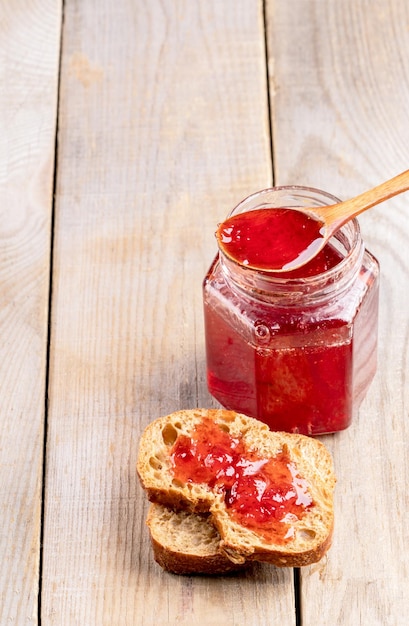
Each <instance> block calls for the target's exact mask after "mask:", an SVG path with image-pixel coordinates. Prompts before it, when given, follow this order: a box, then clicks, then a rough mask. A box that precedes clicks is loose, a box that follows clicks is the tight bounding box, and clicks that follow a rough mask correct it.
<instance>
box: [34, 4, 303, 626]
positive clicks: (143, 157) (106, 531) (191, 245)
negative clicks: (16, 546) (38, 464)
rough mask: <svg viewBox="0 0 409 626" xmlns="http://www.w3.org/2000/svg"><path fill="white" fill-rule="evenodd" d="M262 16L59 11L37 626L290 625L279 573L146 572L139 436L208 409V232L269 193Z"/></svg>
mask: <svg viewBox="0 0 409 626" xmlns="http://www.w3.org/2000/svg"><path fill="white" fill-rule="evenodd" d="M265 76H266V74H265V52H264V33H263V22H262V7H261V3H259V2H248V1H247V0H241V1H237V0H229V1H228V2H223V3H220V2H219V1H218V0H211V1H208V2H200V3H199V2H188V1H187V0H173V1H172V2H160V1H158V0H154V1H152V2H143V1H142V0H139V1H137V2H135V0H132V1H131V0H129V1H128V2H122V3H115V4H113V3H111V2H108V1H107V0H106V1H104V2H97V1H96V0H94V1H92V0H86V1H84V2H75V1H73V0H67V2H65V17H64V33H63V51H62V75H61V97H60V115H59V129H60V132H59V152H58V166H59V169H58V179H57V197H56V215H55V244H54V249H55V256H54V275H53V301H52V334H51V362H50V405H49V436H48V447H47V476H46V502H45V529H44V560H43V596H42V624H44V625H51V624H56V625H58V626H61V625H63V624H69V625H70V626H72V625H74V624H80V625H81V626H83V625H84V624H86V625H88V624H90V625H91V624H98V625H107V626H108V625H109V626H115V625H116V624H118V625H120V626H124V625H125V624H138V625H152V626H153V625H155V626H156V625H157V624H161V625H164V624H176V623H178V624H179V623H180V624H189V625H190V624H201V625H206V624H209V625H210V624H217V625H219V624H220V623H223V624H226V626H227V625H233V624H254V625H262V624H264V623H265V619H266V615H268V616H269V621H270V620H271V623H280V624H283V625H284V626H287V625H288V626H290V625H291V626H292V625H293V624H294V621H295V613H294V595H293V580H292V572H291V571H284V570H281V571H280V570H276V569H273V568H268V567H261V566H259V567H255V568H254V570H252V571H251V572H250V573H247V574H243V575H240V576H237V577H225V578H221V579H218V580H212V579H209V578H199V579H193V578H189V577H187V578H180V577H175V576H171V575H168V574H166V573H164V572H162V570H161V569H160V568H159V567H158V566H157V565H156V564H155V563H154V562H153V560H152V555H151V552H150V549H149V545H148V534H147V530H146V528H145V525H144V519H145V512H146V502H145V497H144V494H143V493H142V490H141V488H140V487H139V485H138V484H137V478H136V472H135V464H136V456H137V447H138V439H139V434H140V432H141V430H142V429H143V428H144V426H145V425H146V424H147V423H148V422H149V421H150V420H152V419H153V418H155V417H157V416H159V415H161V414H166V413H168V412H170V411H172V410H175V409H179V408H189V407H193V406H198V405H199V406H206V405H211V404H212V403H213V401H212V400H211V399H210V397H209V395H208V392H207V390H206V385H205V368H204V340H203V321H202V299H201V282H202V279H203V277H204V274H205V271H206V269H207V267H208V266H209V264H210V262H211V260H212V258H213V256H214V254H215V242H214V236H213V233H214V230H215V228H216V224H217V222H218V221H219V220H220V219H221V218H223V217H224V216H225V215H226V213H227V212H228V211H229V210H230V208H231V207H232V206H234V204H236V203H237V202H238V201H240V200H241V199H242V197H244V196H245V195H246V194H248V193H250V192H252V191H254V190H255V189H259V188H262V187H265V186H267V185H268V184H270V183H271V161H270V151H269V130H268V119H267V92H266V80H265Z"/></svg>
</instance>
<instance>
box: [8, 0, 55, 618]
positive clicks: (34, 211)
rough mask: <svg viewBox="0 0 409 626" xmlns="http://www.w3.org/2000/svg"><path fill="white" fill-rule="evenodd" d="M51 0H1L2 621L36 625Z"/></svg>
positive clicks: (51, 110) (50, 159) (50, 152)
mask: <svg viewBox="0 0 409 626" xmlns="http://www.w3.org/2000/svg"><path fill="white" fill-rule="evenodd" d="M60 4H61V3H60V2H56V1H53V2H51V1H47V0H37V1H36V2H31V1H30V0H19V1H16V2H13V3H2V4H1V6H0V40H1V47H0V83H1V90H0V128H1V131H2V132H1V135H0V207H1V208H0V211H1V230H0V284H1V308H0V334H1V342H0V396H1V406H0V422H1V428H0V511H1V532H0V554H1V555H2V558H1V566H0V623H1V624H11V623H13V624H27V623H30V624H37V609H38V586H39V558H40V525H41V491H42V468H43V439H44V407H45V376H46V352H47V322H48V283H49V272H50V268H49V263H50V241H51V239H50V226H51V216H52V187H53V170H54V144H55V122H56V114H57V85H58V61H59V43H60V28H61V7H60Z"/></svg>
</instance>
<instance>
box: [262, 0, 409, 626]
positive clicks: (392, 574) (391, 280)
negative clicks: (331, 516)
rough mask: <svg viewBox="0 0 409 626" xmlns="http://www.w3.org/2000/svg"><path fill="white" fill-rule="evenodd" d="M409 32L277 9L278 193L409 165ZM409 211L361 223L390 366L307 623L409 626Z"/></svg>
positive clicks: (314, 7) (273, 12)
mask: <svg viewBox="0 0 409 626" xmlns="http://www.w3.org/2000/svg"><path fill="white" fill-rule="evenodd" d="M408 32H409V8H408V5H407V3H406V2H404V0H396V1H395V0H394V1H390V2H387V1H386V2H385V1H383V0H375V1H374V2H371V3H368V2H365V1H359V2H355V0H343V1H342V2H320V1H319V0H296V1H293V2H289V3H284V2H279V1H277V0H276V1H273V0H271V1H270V2H268V56H269V68H270V77H271V81H270V90H271V100H272V108H273V128H274V161H275V171H276V182H277V183H278V184H282V185H283V184H293V183H297V184H304V185H310V186H315V187H318V188H322V189H325V190H327V191H330V192H332V193H334V194H335V195H337V196H339V197H341V198H347V197H350V196H352V195H354V194H355V193H358V192H360V191H364V189H366V188H368V187H370V186H372V185H375V184H377V183H380V182H382V181H383V180H386V179H387V178H389V177H390V176H393V175H395V174H397V173H399V172H400V171H403V170H405V169H407V167H408V156H407V154H408V152H407V146H408V142H409V125H408V123H407V119H408V116H407V102H408V99H409V56H408V46H409V39H408ZM408 203H409V198H408V195H407V194H405V195H403V196H400V197H398V198H395V199H393V200H390V201H388V202H387V203H385V204H383V205H380V206H379V207H376V208H373V209H371V211H370V212H369V213H367V214H366V215H364V216H362V217H361V218H360V223H361V227H362V231H363V236H364V239H365V241H366V242H367V245H368V247H369V249H370V250H371V251H372V252H373V253H374V254H375V255H376V256H377V257H378V259H379V261H380V265H381V295H380V321H379V367H378V373H377V376H376V379H375V381H374V383H373V384H372V386H371V389H370V392H369V394H368V396H367V398H366V400H365V401H364V403H363V405H362V407H361V410H360V412H359V416H358V418H357V419H356V420H355V422H354V424H353V426H352V427H351V428H350V429H348V431H346V432H345V433H342V434H339V435H337V436H335V437H327V438H326V442H327V443H328V445H329V446H330V447H331V449H332V451H333V454H334V458H335V464H336V471H337V474H338V485H337V490H336V494H337V496H336V511H337V516H336V520H337V521H336V532H335V537H334V545H333V548H332V550H331V551H330V553H329V556H328V559H327V560H325V561H323V562H322V563H321V564H320V565H318V566H316V567H312V568H310V569H309V570H308V569H307V570H303V572H302V578H301V581H302V591H301V594H302V595H301V606H302V620H303V623H305V624H314V623H317V624H328V625H329V624H331V625H334V624H339V625H342V626H344V625H345V624H374V625H379V626H381V625H382V626H384V625H391V626H396V625H402V626H403V624H405V623H406V621H407V615H408V612H409V594H408V592H407V588H408V581H409V571H408V566H407V562H406V559H405V557H404V556H403V555H404V554H405V553H406V550H407V537H408V536H409V527H408V517H407V515H406V512H407V510H408V505H409V500H408V490H407V485H408V479H409V444H408V441H409V438H408V423H409V422H408V417H409V403H408V400H409V395H408V372H409V369H408V368H409V359H408V355H409V317H408V310H409V292H408V290H407V285H408V280H409V248H408V245H407V241H408V237H409V220H408Z"/></svg>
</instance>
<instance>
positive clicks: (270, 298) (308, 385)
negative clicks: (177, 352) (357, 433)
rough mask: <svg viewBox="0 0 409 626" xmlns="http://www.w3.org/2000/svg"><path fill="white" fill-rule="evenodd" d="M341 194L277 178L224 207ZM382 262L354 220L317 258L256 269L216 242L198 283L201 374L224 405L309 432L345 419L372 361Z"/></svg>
mask: <svg viewBox="0 0 409 626" xmlns="http://www.w3.org/2000/svg"><path fill="white" fill-rule="evenodd" d="M336 202H339V200H338V199H337V198H335V197H334V196H331V195H330V194H328V193H325V192H323V191H320V190H317V189H310V188H307V187H296V186H293V187H275V188H272V189H266V190H264V191H260V192H258V193H256V194H253V195H252V196H250V197H249V198H247V199H245V200H243V202H241V203H240V204H239V205H238V206H237V207H236V208H235V209H234V210H233V211H232V212H231V213H230V215H229V217H230V216H232V215H237V214H238V213H243V212H245V211H251V210H254V209H259V208H269V207H271V208H274V207H301V206H326V205H329V204H335V203H336ZM378 292H379V265H378V262H377V260H376V259H375V258H374V257H373V255H372V254H371V253H370V252H369V251H368V250H366V249H365V246H364V243H363V241H362V239H361V234H360V229H359V225H358V222H357V220H356V219H355V220H351V221H350V222H348V223H347V224H346V225H345V226H343V227H342V228H341V229H339V230H338V231H337V233H336V234H335V235H334V236H333V237H332V239H331V240H330V242H329V243H328V244H327V245H326V247H325V249H324V251H323V252H322V253H320V257H316V259H314V260H312V261H311V262H310V263H308V264H307V265H305V266H304V267H302V268H299V269H298V270H293V271H292V272H286V273H277V272H276V273H273V272H260V271H257V270H254V269H250V268H248V267H246V266H245V265H241V264H240V263H238V262H236V261H233V260H231V259H229V258H228V257H227V256H226V255H225V254H224V253H223V252H222V251H221V250H220V249H219V253H218V255H217V256H216V258H215V259H214V261H213V263H212V265H211V267H210V269H209V271H208V272H207V275H206V277H205V279H204V282H203V301H204V321H205V338H206V360H207V382H208V388H209V391H210V393H211V394H212V395H213V396H214V397H215V398H216V400H218V401H219V402H220V403H221V404H222V405H223V406H224V407H225V408H228V409H232V410H235V411H238V412H241V413H245V414H247V415H249V416H252V417H256V418H258V419H260V420H262V421H264V422H265V423H267V424H268V426H269V427H270V428H271V429H272V430H284V431H287V432H299V433H303V434H307V435H318V434H324V433H333V432H336V431H339V430H343V429H345V428H347V427H348V426H349V424H350V423H351V419H352V417H353V415H354V413H355V412H356V410H357V408H358V407H359V405H360V403H361V401H362V399H363V397H364V395H365V393H366V391H367V389H368V387H369V385H370V382H371V380H372V378H373V376H374V374H375V370H376V349H377V327H378Z"/></svg>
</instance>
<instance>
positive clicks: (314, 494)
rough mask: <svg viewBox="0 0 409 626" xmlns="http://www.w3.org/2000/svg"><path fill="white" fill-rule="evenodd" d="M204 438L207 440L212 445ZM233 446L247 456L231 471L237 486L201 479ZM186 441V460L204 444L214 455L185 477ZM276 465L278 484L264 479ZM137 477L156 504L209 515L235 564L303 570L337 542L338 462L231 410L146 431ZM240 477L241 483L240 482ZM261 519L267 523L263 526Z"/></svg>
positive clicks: (195, 413)
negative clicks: (335, 499)
mask: <svg viewBox="0 0 409 626" xmlns="http://www.w3.org/2000/svg"><path fill="white" fill-rule="evenodd" d="M206 433H207V434H206ZM223 437H224V440H223ZM200 438H204V440H206V439H207V441H205V444H203V441H201V439H200ZM199 440H200V441H199ZM219 440H220V441H222V444H220V441H219ZM226 441H227V443H228V444H229V445H230V446H231V447H232V449H231V450H230V452H231V453H232V455H233V456H234V453H235V451H239V452H240V455H241V456H240V455H239V456H237V454H236V460H235V461H234V462H233V466H232V467H233V469H232V468H227V473H228V474H230V475H231V474H233V479H232V481H233V482H230V483H228V479H227V478H226V477H225V479H224V480H225V482H226V481H227V482H226V484H224V483H223V481H221V482H220V481H219V480H218V479H214V480H213V479H212V480H201V475H202V473H203V472H204V475H206V471H207V465H208V464H209V463H210V465H211V464H212V463H214V462H216V464H217V461H218V460H220V459H222V460H223V459H224V461H226V459H227V458H228V456H229V454H228V453H229V449H227V451H226V449H222V448H223V445H224V446H226ZM229 442H230V443H229ZM181 443H183V445H184V446H185V447H186V446H187V448H186V450H187V455H185V457H186V459H188V458H189V459H190V456H189V455H190V452H191V451H192V450H193V451H194V450H195V449H196V448H195V447H197V446H198V447H199V448H200V446H202V445H205V446H207V449H208V451H209V458H207V457H203V458H201V459H199V461H198V467H197V468H196V470H193V469H192V466H190V465H189V464H188V465H187V471H188V474H186V473H185V475H183V471H182V474H181V473H180V464H182V466H183V454H184V453H183V454H179V452H180V450H179V448H180V445H179V444H181ZM219 444H220V445H222V448H220V446H219ZM178 446H179V447H178ZM189 446H190V447H189ZM182 448H183V446H182ZM219 448H220V449H219ZM178 455H179V456H178ZM176 457H177V458H176ZM229 458H230V457H229ZM232 458H233V457H232ZM209 459H210V461H209ZM215 459H216V461H215ZM241 459H243V460H242V461H241ZM270 463H272V464H273V466H272V467H273V478H274V472H278V473H277V477H278V478H277V481H276V482H277V484H275V483H274V479H273V480H272V481H271V476H270V478H269V477H268V476H267V478H266V477H265V475H264V473H263V472H264V467H270V465H269V464H270ZM178 464H179V465H178ZM234 464H235V465H234ZM241 464H243V465H244V466H245V470H244V471H243V468H242V467H241ZM222 465H223V463H222ZM276 466H277V468H278V469H276ZM212 467H213V466H212ZM257 468H258V469H257ZM260 468H261V469H260ZM225 469H226V468H225ZM182 470H183V467H182ZM137 472H138V475H139V478H140V481H141V484H142V486H143V488H144V489H145V490H146V493H147V496H148V498H149V500H151V501H152V502H156V503H158V504H162V505H164V506H166V507H169V508H171V509H172V510H175V511H180V510H182V511H187V512H191V513H210V516H211V522H212V524H213V525H214V526H215V527H216V528H217V530H218V532H219V534H220V537H221V541H220V551H221V552H222V553H223V554H224V555H225V556H227V557H228V558H229V559H230V560H231V561H232V562H233V563H237V564H242V563H245V561H246V560H258V561H267V562H270V563H273V564H274V565H277V566H291V567H299V566H303V565H309V564H311V563H314V562H316V561H318V560H319V559H320V558H321V557H322V556H323V555H324V554H325V552H326V551H327V550H328V548H329V546H330V544H331V539H332V531H333V523H334V513H333V491H334V487H335V482H336V480H335V476H334V471H333V464H332V459H331V456H330V454H329V452H328V451H327V449H326V448H325V446H324V445H323V444H322V443H321V442H319V441H318V440H317V439H312V438H311V437H306V436H304V435H298V434H289V433H284V432H272V431H270V430H269V428H268V427H267V426H266V425H265V424H263V423H261V422H259V421H258V420H255V419H253V418H250V417H247V416H245V415H241V414H238V413H235V412H233V411H227V410H224V409H220V410H218V409H192V410H185V411H178V412H176V413H172V414H171V415H168V416H166V417H162V418H159V419H157V420H155V421H154V422H152V423H151V424H149V425H148V427H147V428H146V429H145V431H144V433H143V435H142V437H141V441H140V448H139V457H138V462H137ZM189 472H191V474H189ZM280 472H282V475H281V474H280ZM290 472H291V476H292V478H291V481H292V482H291V481H290V483H289V482H288V475H289V474H290ZM239 474H240V481H241V483H240V484H239V483H237V481H236V482H234V481H235V478H234V476H239ZM195 477H196V478H195ZM246 481H249V482H248V484H249V491H248V493H247V492H246V489H247V487H246V485H247V483H246ZM281 483H283V484H281ZM260 484H261V485H262V487H261V491H260V493H259V494H258V493H257V489H259V488H260V487H259V486H260ZM238 485H239V486H238ZM243 485H244V487H243ZM283 485H284V486H285V489H284V487H283ZM267 486H268V489H267ZM239 488H240V489H241V490H242V491H241V492H240V491H237V490H238V489H239ZM254 490H256V492H254ZM263 490H264V491H263ZM252 491H253V492H254V493H252ZM236 492H238V493H239V494H241V495H240V498H241V499H239V500H238V505H239V506H238V509H239V512H238V513H237V509H234V508H233V506H232V504H231V502H232V501H233V500H234V498H233V496H234V495H235V494H236ZM266 494H267V496H268V497H266ZM247 496H248V497H249V498H250V499H249V501H248V502H247ZM258 499H259V501H260V504H259V503H258ZM234 504H235V505H236V504H237V502H235V503H234ZM290 505H291V506H290ZM293 505H294V506H293ZM240 506H241V507H242V510H243V511H244V513H243V514H242V510H241V509H240ZM259 507H262V508H261V509H260V511H259V510H258V508H259ZM274 507H275V508H274ZM287 507H290V508H288V509H287ZM291 507H293V508H291ZM265 511H267V513H266V515H264V513H265ZM263 515H264V518H263ZM243 516H244V517H243ZM260 516H261V518H263V519H262V520H261V521H260V523H259V520H258V517H260ZM253 518H254V519H253ZM276 518H277V519H276ZM266 520H267V521H266Z"/></svg>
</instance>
